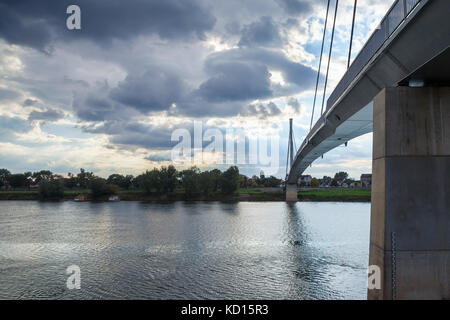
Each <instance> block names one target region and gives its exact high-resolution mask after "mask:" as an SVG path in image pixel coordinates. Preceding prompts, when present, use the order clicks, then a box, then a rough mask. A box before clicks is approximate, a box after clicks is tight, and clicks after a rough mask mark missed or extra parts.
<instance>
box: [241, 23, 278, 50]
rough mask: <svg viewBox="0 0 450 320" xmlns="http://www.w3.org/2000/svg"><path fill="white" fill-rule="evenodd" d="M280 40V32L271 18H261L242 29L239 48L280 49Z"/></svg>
mask: <svg viewBox="0 0 450 320" xmlns="http://www.w3.org/2000/svg"><path fill="white" fill-rule="evenodd" d="M281 45H282V40H281V36H280V31H279V29H278V27H277V25H276V24H275V22H274V21H273V19H272V18H271V17H261V19H260V20H259V21H257V22H253V23H251V24H249V25H247V26H245V27H244V28H243V31H242V37H241V40H240V41H239V43H238V46H240V47H252V46H265V47H280V46H281Z"/></svg>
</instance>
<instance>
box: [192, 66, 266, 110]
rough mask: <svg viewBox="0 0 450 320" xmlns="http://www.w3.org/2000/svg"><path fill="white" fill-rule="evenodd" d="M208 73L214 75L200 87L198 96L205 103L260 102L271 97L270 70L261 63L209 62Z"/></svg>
mask: <svg viewBox="0 0 450 320" xmlns="http://www.w3.org/2000/svg"><path fill="white" fill-rule="evenodd" d="M207 70H208V73H210V74H213V76H212V77H211V78H209V79H208V80H207V81H206V82H204V83H203V84H202V85H201V86H200V88H199V94H200V95H201V96H202V97H203V98H205V99H206V100H207V101H212V102H216V101H236V100H250V99H262V98H267V97H270V96H271V95H272V90H271V89H270V73H269V70H268V69H267V66H265V65H264V64H262V63H260V62H257V61H254V62H251V61H239V60H234V61H233V60H228V61H224V60H221V61H215V60H214V59H212V60H210V61H209V63H207Z"/></svg>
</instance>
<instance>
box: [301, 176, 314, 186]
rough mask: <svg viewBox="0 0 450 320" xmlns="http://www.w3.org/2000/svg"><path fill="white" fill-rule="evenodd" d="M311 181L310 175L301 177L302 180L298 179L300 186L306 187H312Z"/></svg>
mask: <svg viewBox="0 0 450 320" xmlns="http://www.w3.org/2000/svg"><path fill="white" fill-rule="evenodd" d="M311 180H312V177H311V176H310V175H307V176H300V178H298V181H297V183H298V185H300V186H301V185H305V186H310V185H311Z"/></svg>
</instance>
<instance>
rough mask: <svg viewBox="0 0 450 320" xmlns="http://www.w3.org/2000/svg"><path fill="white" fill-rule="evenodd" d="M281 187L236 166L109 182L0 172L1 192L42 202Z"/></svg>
mask: <svg viewBox="0 0 450 320" xmlns="http://www.w3.org/2000/svg"><path fill="white" fill-rule="evenodd" d="M280 183H281V180H280V179H277V178H275V177H268V178H265V177H264V176H260V177H255V176H254V177H252V178H247V177H246V176H244V175H241V174H240V173H239V169H238V167H236V166H232V167H230V168H228V169H227V170H225V171H223V172H222V171H220V170H218V169H213V170H209V171H201V170H200V169H199V168H197V167H191V168H189V169H185V170H181V171H178V170H177V169H176V168H175V167H174V166H172V165H170V166H168V167H161V168H154V169H153V170H147V171H145V172H144V173H142V174H140V175H138V176H136V177H134V176H132V175H121V174H112V175H110V176H109V177H108V178H107V179H104V178H102V177H99V176H96V175H94V173H93V172H88V171H86V170H85V169H80V172H79V173H77V174H73V173H68V174H67V176H66V177H63V176H61V175H58V174H54V173H52V172H51V171H49V170H41V171H37V172H33V173H32V172H25V173H18V174H12V173H11V172H9V171H8V170H7V169H0V188H1V189H4V190H5V189H6V190H10V189H13V190H24V189H28V190H31V189H38V192H39V195H40V197H41V198H42V199H60V198H62V197H63V196H64V190H67V189H69V190H70V189H76V190H88V189H89V193H90V194H91V195H92V196H93V197H94V198H99V197H102V196H107V195H112V194H116V193H117V192H118V191H119V190H120V189H122V190H130V189H140V190H142V192H144V193H145V194H148V195H153V194H154V195H161V194H170V193H173V192H175V191H176V190H177V189H178V190H180V192H184V193H185V194H186V196H193V195H199V194H203V195H205V196H210V195H212V194H214V193H221V194H226V195H230V194H233V193H235V192H236V191H237V189H238V188H240V187H241V188H246V187H255V186H269V187H270V186H274V187H275V186H277V185H279V184H280Z"/></svg>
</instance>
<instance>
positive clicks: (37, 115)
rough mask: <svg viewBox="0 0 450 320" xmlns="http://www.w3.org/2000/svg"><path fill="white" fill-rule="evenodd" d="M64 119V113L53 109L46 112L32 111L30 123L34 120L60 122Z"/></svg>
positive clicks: (29, 118)
mask: <svg viewBox="0 0 450 320" xmlns="http://www.w3.org/2000/svg"><path fill="white" fill-rule="evenodd" d="M63 118H64V113H63V112H62V111H60V110H56V109H51V108H49V109H47V110H45V111H32V112H31V113H30V114H29V116H28V120H30V121H33V120H45V121H58V120H60V119H63Z"/></svg>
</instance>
